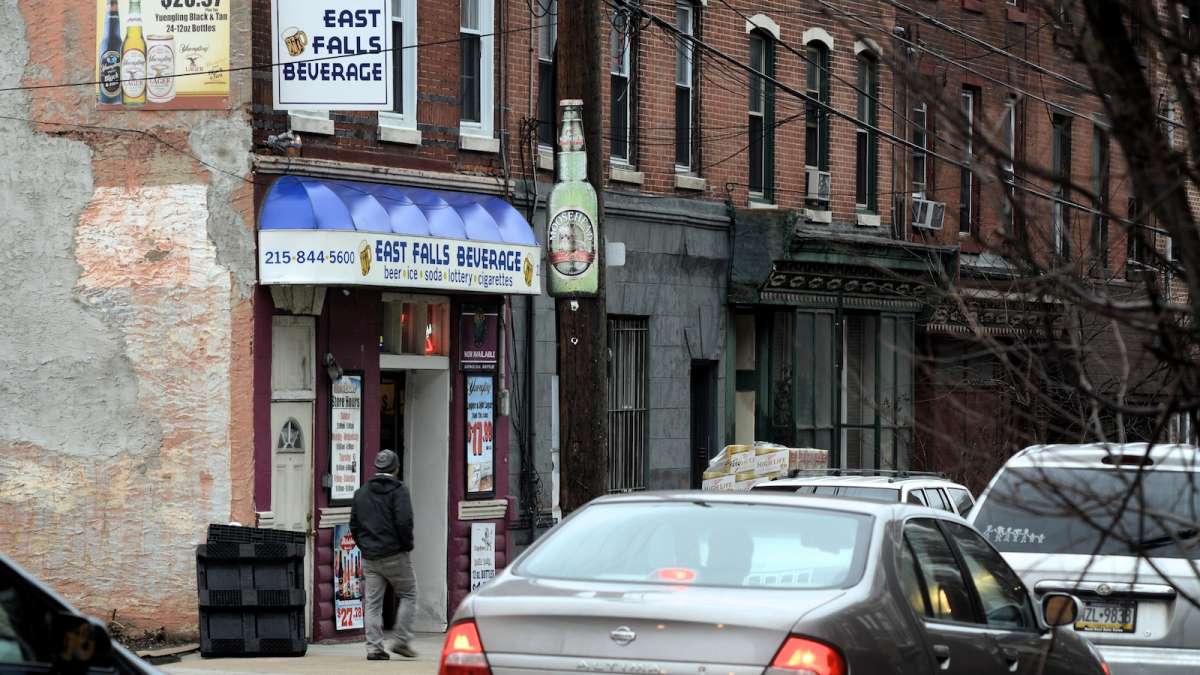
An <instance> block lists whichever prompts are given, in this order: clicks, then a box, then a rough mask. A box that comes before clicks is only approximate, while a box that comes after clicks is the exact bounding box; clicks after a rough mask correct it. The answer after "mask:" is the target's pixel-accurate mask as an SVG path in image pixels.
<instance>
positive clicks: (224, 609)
mask: <svg viewBox="0 0 1200 675" xmlns="http://www.w3.org/2000/svg"><path fill="white" fill-rule="evenodd" d="M196 590H197V592H198V594H199V600H200V655H201V656H206V657H208V656H303V655H304V653H305V651H307V649H308V643H307V642H306V641H305V639H304V595H305V593H304V590H305V589H304V533H303V532H288V531H285V530H268V529H260V528H253V527H238V526H234V525H209V526H208V543H207V544H201V545H199V546H197V547H196Z"/></svg>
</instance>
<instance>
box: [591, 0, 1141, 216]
mask: <svg viewBox="0 0 1200 675" xmlns="http://www.w3.org/2000/svg"><path fill="white" fill-rule="evenodd" d="M889 1H891V0H889ZM604 2H605V4H607V5H609V6H610V7H614V8H616V9H620V10H623V11H628V12H636V13H638V14H639V15H641V16H642V17H644V18H646V19H647V20H649V21H650V22H651V23H652V24H654V25H655V26H658V27H659V28H660V29H662V30H665V31H668V32H670V33H671V34H672V35H675V36H676V37H678V38H680V39H683V40H687V41H688V42H690V43H692V44H694V45H697V46H699V47H701V48H702V49H703V50H704V51H707V52H709V53H710V54H713V55H714V56H717V57H719V58H721V59H723V60H725V61H727V62H729V63H730V64H731V65H734V66H736V67H738V68H741V69H742V70H745V71H747V72H749V73H751V74H752V75H755V76H757V77H759V78H761V79H762V80H763V81H764V82H769V83H770V84H771V85H773V86H774V87H776V88H778V89H780V90H781V91H783V92H785V93H788V94H791V95H792V96H794V97H796V98H799V99H802V100H804V101H807V102H808V103H811V104H812V105H815V106H817V107H818V108H820V109H822V110H824V111H825V112H827V113H829V114H831V115H833V116H835V117H840V118H842V119H844V120H846V121H848V122H851V123H853V124H854V125H856V126H860V127H862V128H864V129H868V130H870V131H874V132H875V133H877V134H879V136H880V137H881V138H883V139H885V140H887V141H888V142H890V143H892V144H894V145H900V146H903V147H905V148H908V149H910V150H918V151H920V152H923V153H925V154H926V155H927V156H929V157H933V158H935V159H939V160H941V161H943V162H946V163H947V164H950V165H952V166H956V167H958V168H960V169H965V170H967V171H972V172H974V171H975V168H976V167H974V166H973V165H972V164H971V163H969V162H963V161H961V160H957V159H954V158H951V157H947V156H946V155H943V154H940V153H938V152H936V151H934V150H932V149H930V148H926V147H921V146H918V145H916V144H914V143H912V142H910V141H908V140H907V139H904V138H901V137H899V136H896V135H895V134H893V133H891V132H889V131H887V130H884V129H881V128H879V127H878V126H875V125H872V124H868V123H866V122H862V121H860V120H859V119H858V118H857V117H855V116H853V115H850V114H849V113H846V112H843V111H842V110H839V109H838V108H835V107H833V106H832V105H829V104H828V103H825V102H824V101H821V100H819V99H817V98H814V97H812V96H810V95H808V94H807V93H806V92H802V91H799V90H797V89H795V88H794V87H792V86H790V85H787V84H784V83H783V82H780V81H779V80H778V79H776V78H774V77H771V76H769V75H767V74H765V73H762V72H760V71H758V70H755V69H754V68H753V67H752V66H750V65H748V64H745V63H742V62H741V61H738V60H737V59H736V58H734V57H732V56H730V55H728V54H726V53H725V52H723V51H721V50H720V49H718V48H716V47H714V46H712V45H710V44H708V43H707V42H705V41H704V40H701V39H699V38H697V37H695V36H694V35H688V34H687V33H684V32H683V31H680V30H679V29H678V28H676V27H675V26H674V25H673V24H671V23H670V22H668V21H666V20H664V19H663V18H662V17H660V16H658V15H657V14H654V13H653V12H649V11H647V10H645V9H643V8H641V7H636V6H633V5H630V4H628V3H627V1H626V0H604ZM1009 187H1011V188H1012V189H1015V190H1020V191H1022V192H1024V193H1027V194H1030V195H1032V196H1035V197H1038V198H1041V199H1044V200H1047V201H1050V202H1054V203H1056V204H1062V205H1064V206H1069V207H1071V208H1073V209H1075V210H1077V211H1081V212H1084V213H1088V214H1092V215H1098V216H1103V217H1105V218H1113V214H1110V213H1105V212H1102V211H1098V210H1096V209H1094V208H1092V207H1090V206H1087V205H1085V204H1080V203H1077V202H1073V201H1071V200H1069V199H1064V198H1063V197H1060V196H1057V195H1054V194H1050V193H1048V192H1043V191H1041V190H1036V189H1034V188H1031V187H1027V186H1024V185H1015V184H1009ZM1117 220H1120V219H1119V218H1118V219H1117Z"/></svg>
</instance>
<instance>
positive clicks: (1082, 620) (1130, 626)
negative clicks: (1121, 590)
mask: <svg viewBox="0 0 1200 675" xmlns="http://www.w3.org/2000/svg"><path fill="white" fill-rule="evenodd" d="M1135 623H1137V603H1136V602H1134V601H1133V600H1104V601H1092V600H1087V601H1085V602H1084V603H1083V615H1082V616H1080V617H1079V620H1078V621H1076V622H1075V630H1087V631H1093V632H1096V633H1132V632H1133V631H1134V624H1135Z"/></svg>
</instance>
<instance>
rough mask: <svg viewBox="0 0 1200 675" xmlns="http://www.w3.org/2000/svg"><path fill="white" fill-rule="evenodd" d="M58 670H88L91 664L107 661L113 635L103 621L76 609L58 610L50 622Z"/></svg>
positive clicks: (67, 671) (110, 654) (78, 671)
mask: <svg viewBox="0 0 1200 675" xmlns="http://www.w3.org/2000/svg"><path fill="white" fill-rule="evenodd" d="M51 626H52V630H53V637H54V640H53V641H52V642H51V644H52V645H54V653H53V655H52V660H53V661H54V665H55V669H56V670H57V671H59V672H65V673H80V672H87V671H88V669H89V668H90V667H91V666H92V665H96V664H104V663H108V662H109V660H110V659H111V657H112V638H111V637H110V636H109V634H108V629H107V628H105V627H104V624H102V623H100V622H99V621H97V620H96V619H93V618H91V617H87V616H83V615H80V614H75V613H73V612H59V613H58V614H56V615H55V616H54V619H53V622H52V624H51Z"/></svg>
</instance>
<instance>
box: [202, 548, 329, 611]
mask: <svg viewBox="0 0 1200 675" xmlns="http://www.w3.org/2000/svg"><path fill="white" fill-rule="evenodd" d="M212 546H220V547H225V546H235V547H237V546H240V547H242V548H249V549H253V547H254V546H256V544H232V545H229V544H217V545H213V544H209V545H203V544H202V545H200V546H199V547H197V551H196V591H197V599H198V601H199V605H200V607H202V608H205V607H207V608H226V609H260V608H278V607H295V606H301V607H302V606H303V605H304V600H305V588H304V558H303V557H288V558H282V559H278V558H257V557H241V556H239V557H235V558H229V557H224V556H217V557H210V556H207V555H206V554H207V553H208V552H209V551H208V550H207V548H210V547H212Z"/></svg>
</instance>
